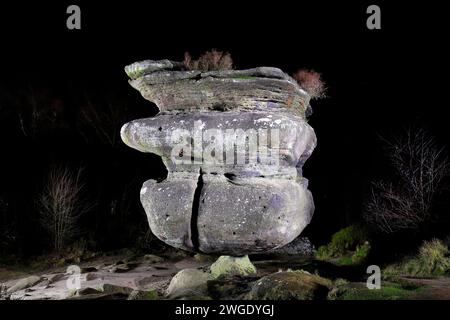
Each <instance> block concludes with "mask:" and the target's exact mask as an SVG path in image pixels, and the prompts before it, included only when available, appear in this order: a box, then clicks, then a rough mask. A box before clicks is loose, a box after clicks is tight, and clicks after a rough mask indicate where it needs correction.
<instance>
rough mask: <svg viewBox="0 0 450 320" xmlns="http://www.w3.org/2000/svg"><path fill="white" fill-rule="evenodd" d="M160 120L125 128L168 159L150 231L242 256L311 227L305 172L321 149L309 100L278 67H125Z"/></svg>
mask: <svg viewBox="0 0 450 320" xmlns="http://www.w3.org/2000/svg"><path fill="white" fill-rule="evenodd" d="M125 70H126V72H127V74H128V76H129V77H130V79H131V80H130V84H131V85H132V86H133V87H134V88H135V89H137V90H138V91H139V92H140V93H141V94H142V96H143V97H144V98H145V99H147V100H149V101H152V102H154V103H155V104H156V105H157V107H158V108H159V110H160V113H159V114H158V115H157V116H155V117H153V118H147V119H139V120H135V121H131V122H129V123H127V124H125V125H124V126H123V127H122V130H121V137H122V140H123V141H124V142H125V143H126V144H127V145H128V146H130V147H132V148H135V149H137V150H139V151H142V152H150V153H154V154H157V155H159V156H161V158H162V160H163V162H164V164H165V166H166V167H167V170H168V175H167V178H166V179H165V180H163V181H159V182H157V181H155V180H149V181H147V182H145V183H144V185H143V187H142V189H141V202H142V204H143V206H144V208H145V211H146V213H147V216H148V221H149V224H150V228H151V230H152V232H153V233H154V234H155V235H156V236H157V237H158V238H159V239H161V240H162V241H164V242H166V243H167V244H169V245H171V246H174V247H176V248H181V249H185V250H191V251H199V252H204V253H215V254H229V255H235V256H239V255H244V254H250V253H259V252H265V251H269V250H272V249H275V248H279V247H282V246H284V245H286V244H288V243H289V242H291V241H292V240H293V239H295V238H296V237H297V236H298V235H299V234H300V233H301V232H302V230H303V229H304V228H305V227H306V225H307V224H308V223H309V221H310V220H311V217H312V214H313V211H314V204H313V199H312V196H311V193H310V192H309V190H308V189H307V186H308V183H307V180H306V179H305V178H303V176H302V166H303V164H304V163H305V161H306V160H307V159H308V157H309V156H310V155H311V153H312V151H313V149H314V147H315V146H316V136H315V134H314V130H313V129H312V128H311V127H310V126H309V125H308V123H307V122H306V117H305V113H306V112H308V111H309V108H310V107H309V96H308V94H307V93H306V92H305V91H304V90H302V89H301V88H300V87H299V85H298V84H297V83H296V82H295V80H293V79H292V78H291V77H289V76H288V75H287V74H285V73H284V72H282V71H281V70H279V69H277V68H268V67H261V68H255V69H248V70H229V71H209V72H201V71H187V70H184V68H183V65H182V64H181V63H179V62H173V61H169V60H161V61H151V60H147V61H142V62H137V63H134V64H132V65H130V66H127V67H126V68H125Z"/></svg>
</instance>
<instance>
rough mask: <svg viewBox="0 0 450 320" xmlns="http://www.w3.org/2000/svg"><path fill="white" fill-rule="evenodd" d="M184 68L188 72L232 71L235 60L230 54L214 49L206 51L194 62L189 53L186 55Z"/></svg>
mask: <svg viewBox="0 0 450 320" xmlns="http://www.w3.org/2000/svg"><path fill="white" fill-rule="evenodd" d="M183 63H184V66H185V68H186V69H187V70H201V71H218V70H232V69H233V60H232V59H231V55H230V54H229V53H228V52H225V53H224V52H223V51H218V50H216V49H212V50H211V51H206V52H205V53H203V54H202V55H200V57H199V58H198V59H197V60H193V59H192V57H191V55H190V54H189V52H186V53H185V54H184V61H183Z"/></svg>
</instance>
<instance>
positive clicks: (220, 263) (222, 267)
mask: <svg viewBox="0 0 450 320" xmlns="http://www.w3.org/2000/svg"><path fill="white" fill-rule="evenodd" d="M210 270H211V275H212V276H213V278H215V279H216V278H219V277H227V276H248V275H252V274H256V268H255V266H254V265H253V264H252V263H251V262H250V259H249V258H248V256H244V257H231V256H220V257H219V259H217V261H216V262H214V263H213V264H212V265H211V267H210Z"/></svg>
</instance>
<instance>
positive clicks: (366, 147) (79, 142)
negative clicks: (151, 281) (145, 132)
mask: <svg viewBox="0 0 450 320" xmlns="http://www.w3.org/2000/svg"><path fill="white" fill-rule="evenodd" d="M375 2H377V1H375ZM74 3H76V4H78V5H79V6H80V8H81V12H82V18H81V20H82V29H81V30H68V29H67V28H66V19H67V14H66V12H65V11H66V8H67V6H68V5H69V4H72V3H69V2H67V1H58V3H54V4H53V3H52V4H50V2H45V1H39V2H32V3H31V2H30V3H23V2H20V3H18V2H15V3H14V4H11V5H6V4H3V3H2V4H1V5H0V56H1V59H0V64H1V71H0V134H1V138H2V139H1V140H2V142H3V143H2V146H1V148H0V150H1V158H0V177H1V178H0V194H1V195H2V197H3V198H5V199H7V202H8V208H9V209H8V210H9V212H15V213H16V216H15V218H14V219H15V220H14V221H15V222H14V223H15V227H16V228H17V230H18V231H17V234H18V236H17V237H18V240H17V241H18V242H17V243H16V248H17V249H18V251H20V252H21V253H39V251H40V250H41V247H42V246H44V244H43V243H44V241H43V240H40V239H41V238H40V236H39V235H40V232H41V231H40V230H39V228H37V227H36V217H35V214H34V213H33V194H34V193H35V192H36V190H37V189H39V188H40V184H41V183H42V179H43V177H44V176H45V172H46V170H47V169H48V165H49V164H50V163H61V162H63V163H70V164H72V165H75V166H77V165H80V164H81V165H83V166H84V167H85V173H86V177H87V185H88V189H89V196H91V197H93V198H95V202H96V203H97V206H96V208H95V210H96V211H95V214H92V215H90V216H89V217H84V218H83V219H84V221H83V223H84V224H85V225H86V230H87V231H86V232H87V234H88V236H87V237H90V238H93V239H95V241H98V245H99V246H100V247H101V248H105V249H109V248H117V247H121V246H127V245H128V246H129V245H132V244H133V243H134V241H136V235H137V234H138V231H140V229H142V228H145V227H146V226H147V225H146V221H145V215H144V212H143V210H142V209H141V207H140V204H139V199H138V197H139V188H140V186H141V184H142V182H143V181H145V180H148V179H150V178H157V177H160V176H161V175H164V167H163V165H162V163H161V162H160V161H159V159H158V158H157V157H155V156H153V155H148V154H142V153H139V152H137V151H135V150H131V149H130V148H127V147H126V146H124V145H123V144H121V142H120V140H118V144H117V145H115V146H114V147H111V146H109V145H107V144H105V143H102V141H101V140H99V139H97V138H95V135H94V134H93V133H92V132H91V133H89V131H83V128H82V126H81V127H80V124H79V119H78V118H79V117H78V115H79V111H80V110H81V109H82V108H83V107H84V106H85V105H86V104H87V103H88V102H87V101H90V103H92V104H93V105H95V106H97V108H98V110H99V112H102V111H101V110H103V109H102V108H107V107H108V103H109V102H110V101H114V103H116V105H118V106H123V111H122V113H123V118H122V119H123V121H120V122H121V123H119V124H118V125H117V126H116V129H117V130H118V129H119V128H120V125H121V124H123V123H125V122H127V121H129V120H131V119H136V118H138V117H146V116H152V115H154V114H155V112H156V108H155V106H153V105H152V104H151V103H150V102H148V101H146V100H144V99H143V98H142V97H141V96H140V95H139V93H138V92H137V91H135V90H134V89H133V88H131V87H130V86H129V85H128V83H127V81H128V80H127V76H126V74H125V72H124V70H123V68H124V66H125V65H127V64H130V63H132V62H135V61H139V60H143V59H154V60H158V59H164V58H168V59H172V60H182V59H183V54H184V52H186V51H189V52H190V53H192V54H193V55H195V56H197V55H199V54H200V53H202V52H204V51H206V50H208V49H211V48H217V49H219V50H223V51H228V52H230V53H231V55H232V57H233V60H234V65H235V67H236V68H238V69H245V68H251V67H257V66H274V67H279V68H281V69H282V70H284V71H285V72H288V73H293V72H295V71H296V70H297V69H299V68H310V69H314V70H316V71H318V72H320V73H322V75H323V78H324V80H325V81H326V82H327V84H328V87H329V90H328V96H329V97H328V98H327V99H325V100H320V101H316V102H314V103H313V104H312V107H313V110H314V114H313V115H312V117H311V119H310V124H311V125H312V127H313V128H314V129H315V131H316V134H317V137H318V146H317V148H316V150H315V152H314V153H313V155H312V157H311V158H310V159H309V160H308V162H307V163H306V165H305V167H304V175H305V177H307V178H308V179H309V181H310V189H311V190H312V193H313V195H314V199H315V203H316V212H315V216H314V218H313V221H312V224H311V225H310V226H309V227H308V229H307V230H306V231H305V233H306V234H307V235H309V236H310V237H311V239H312V240H314V241H318V242H319V243H320V242H321V241H322V242H323V241H324V239H328V238H329V236H330V234H331V233H333V232H335V231H336V230H338V229H340V228H341V227H343V226H345V225H348V224H350V223H352V222H354V221H358V220H359V219H360V216H361V210H362V203H363V201H364V198H365V197H366V195H367V192H368V190H369V187H370V183H371V181H373V180H374V179H378V178H383V177H386V176H388V177H389V174H390V171H389V163H388V162H387V159H386V158H385V156H384V154H383V148H382V144H381V142H380V139H379V135H383V136H389V135H391V134H395V133H397V132H398V131H400V130H401V129H402V128H403V127H405V126H407V125H410V124H417V125H420V126H422V127H425V128H426V129H428V130H429V131H430V132H431V133H432V134H433V135H434V136H435V137H436V138H437V140H438V141H439V143H440V144H441V145H446V146H450V140H449V139H450V138H449V137H450V135H449V133H450V127H449V125H448V118H447V116H446V114H447V108H448V106H447V105H446V104H447V103H446V99H442V98H443V96H445V95H446V92H447V91H448V88H447V86H446V84H447V83H448V80H447V78H446V76H445V75H446V73H447V69H448V65H447V57H448V56H449V55H448V49H447V43H446V42H447V39H448V33H447V32H446V31H445V30H444V28H443V27H444V24H445V20H444V19H443V17H439V16H438V15H439V12H442V14H443V11H444V10H443V9H442V8H441V9H439V8H431V7H429V8H428V9H426V8H423V7H419V6H415V5H413V4H411V3H409V2H405V4H399V5H398V6H393V5H392V4H388V3H381V2H380V3H379V5H380V7H381V8H382V29H381V30H368V29H367V28H366V18H367V14H366V12H365V10H366V8H367V3H365V2H359V3H357V2H356V1H355V2H348V1H346V2H345V3H342V2H340V3H339V4H337V3H336V2H330V3H325V2H319V1H308V2H303V1H277V2H267V3H265V2H261V1H259V2H256V1H255V2H254V3H250V2H247V1H245V2H244V1H228V2H220V3H217V2H211V1H209V2H206V1H205V2H182V3H180V4H178V3H168V2H167V1H163V2H158V3H157V2H155V1H146V2H144V1H126V2H111V1H108V2H107V1H96V2H95V4H94V3H93V1H74ZM30 95H31V96H33V97H34V98H36V97H37V98H36V99H41V100H39V101H42V103H43V104H44V105H46V106H47V107H48V106H50V107H51V108H53V109H52V110H53V111H54V112H56V113H58V116H57V118H58V121H60V123H63V125H55V124H52V125H50V124H49V125H48V126H47V125H46V124H45V123H43V124H41V125H40V126H39V127H37V128H35V131H36V132H37V133H36V135H35V136H33V137H31V136H30V134H28V135H25V134H24V132H23V130H22V128H21V122H20V119H19V117H18V116H17V108H26V104H27V103H28V104H29V103H30V99H29V98H30ZM34 98H33V99H34ZM24 105H25V107H24ZM55 110H56V111H55ZM24 121H25V122H26V119H25V120H24ZM90 134H92V137H91V136H90ZM117 134H118V131H117ZM117 139H119V137H118V136H117ZM124 186H130V187H129V188H128V189H125V187H124ZM125 192H126V193H128V194H129V195H130V197H131V200H130V201H129V203H130V204H129V206H130V207H129V209H127V210H128V211H129V212H130V213H129V214H128V215H120V214H119V216H117V215H116V216H113V217H111V216H110V210H111V203H114V201H116V200H117V199H120V198H121V197H122V196H123V194H124V193H125ZM5 201H6V200H5ZM117 201H119V200H117ZM105 221H107V222H105ZM111 235H114V236H111ZM31 239H33V240H34V241H30V240H31Z"/></svg>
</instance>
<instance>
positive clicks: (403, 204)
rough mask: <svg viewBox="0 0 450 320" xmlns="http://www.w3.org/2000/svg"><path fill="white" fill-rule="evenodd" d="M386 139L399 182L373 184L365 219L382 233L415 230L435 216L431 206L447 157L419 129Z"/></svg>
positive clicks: (436, 193)
mask: <svg viewBox="0 0 450 320" xmlns="http://www.w3.org/2000/svg"><path fill="white" fill-rule="evenodd" d="M385 142H386V143H387V146H388V149H387V150H388V156H389V158H390V160H391V163H392V165H393V167H394V169H395V171H396V173H397V176H398V181H397V182H396V183H386V182H376V183H374V184H373V188H372V193H371V197H370V199H369V200H368V202H367V203H366V206H365V212H364V218H365V219H366V221H367V222H368V223H369V224H371V225H372V226H375V227H376V228H377V229H379V230H380V231H382V232H385V233H393V232H396V231H400V230H417V229H419V227H420V226H422V225H423V224H424V223H428V222H431V221H432V220H433V219H434V218H435V217H434V214H433V211H432V207H433V203H434V200H435V198H436V196H437V195H438V194H440V193H441V191H442V189H443V181H444V178H445V177H446V176H448V173H449V170H448V169H449V162H448V159H447V157H445V156H444V149H443V148H441V147H439V146H438V145H437V144H436V142H435V139H434V138H433V137H432V136H430V135H429V134H428V133H427V132H426V131H424V130H422V129H418V130H415V129H414V128H409V129H408V130H406V132H405V134H404V135H403V136H401V137H399V138H397V139H394V140H392V141H387V140H385Z"/></svg>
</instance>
